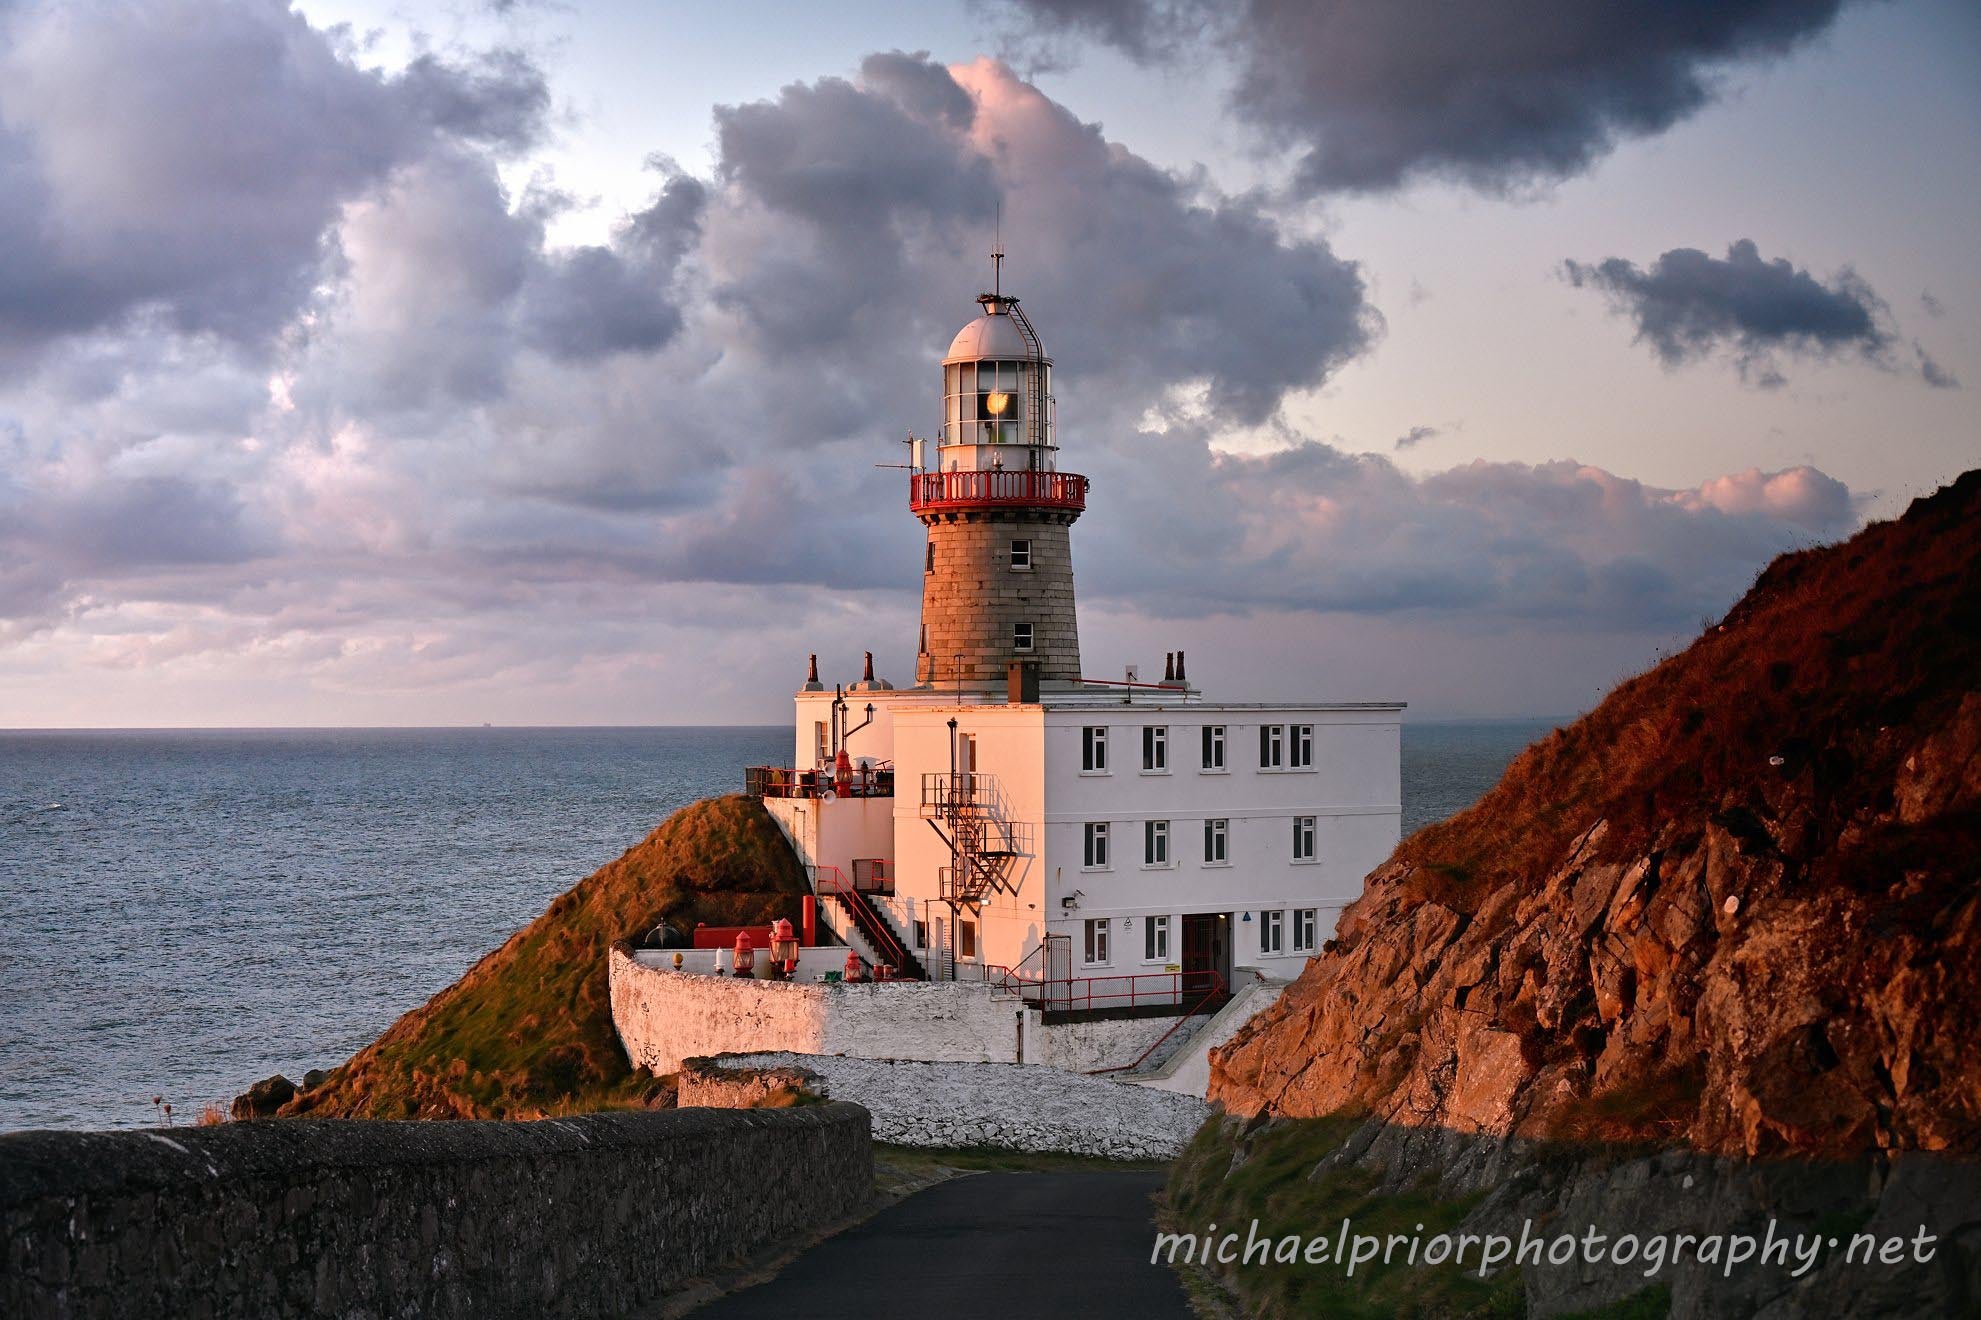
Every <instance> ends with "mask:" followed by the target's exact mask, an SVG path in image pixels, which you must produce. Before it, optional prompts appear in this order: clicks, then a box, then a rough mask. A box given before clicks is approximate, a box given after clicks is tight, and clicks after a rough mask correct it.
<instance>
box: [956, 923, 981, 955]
mask: <svg viewBox="0 0 1981 1320" xmlns="http://www.w3.org/2000/svg"><path fill="white" fill-rule="evenodd" d="M956 953H957V956H958V957H961V958H974V957H976V956H977V923H976V922H974V921H958V922H957V923H956Z"/></svg>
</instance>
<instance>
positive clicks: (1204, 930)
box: [1183, 912, 1231, 995]
mask: <svg viewBox="0 0 1981 1320" xmlns="http://www.w3.org/2000/svg"><path fill="white" fill-rule="evenodd" d="M1183 972H1184V986H1183V992H1184V993H1185V994H1186V995H1189V994H1202V993H1204V991H1206V990H1208V989H1210V977H1209V976H1208V975H1206V973H1209V972H1216V973H1217V974H1218V976H1219V977H1221V978H1223V981H1224V984H1225V988H1226V989H1229V988H1230V987H1231V914H1230V913H1229V912H1190V913H1186V914H1184V917H1183ZM1192 973H1194V975H1192Z"/></svg>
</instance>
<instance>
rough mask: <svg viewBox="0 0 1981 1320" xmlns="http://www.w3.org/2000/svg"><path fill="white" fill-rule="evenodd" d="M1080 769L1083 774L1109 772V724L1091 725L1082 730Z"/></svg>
mask: <svg viewBox="0 0 1981 1320" xmlns="http://www.w3.org/2000/svg"><path fill="white" fill-rule="evenodd" d="M1080 771H1081V773H1082V774H1089V775H1104V774H1106V773H1107V726H1106V725H1099V726H1095V725H1089V726H1088V727H1087V728H1084V729H1082V730H1080Z"/></svg>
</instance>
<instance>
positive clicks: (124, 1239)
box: [0, 1104, 873, 1320]
mask: <svg viewBox="0 0 1981 1320" xmlns="http://www.w3.org/2000/svg"><path fill="white" fill-rule="evenodd" d="M871 1133H872V1127H871V1120H870V1118H869V1116H868V1114H867V1112H866V1111H865V1110H863V1109H860V1108H859V1107H858V1106H855V1105H849V1104H828V1105H819V1106H811V1107H807V1108H803V1109H792V1110H754V1111H722V1110H687V1111H672V1112H662V1113H623V1114H593V1115H586V1116H584V1117H579V1118H568V1119H554V1120H546V1121H543V1122H536V1123H465V1122H464V1123H456V1122H433V1123H400V1122H357V1121H339V1120H317V1121H311V1120H278V1121H268V1122H253V1123H230V1124H224V1125H221V1126H219V1127H214V1128H172V1129H162V1130H153V1131H144V1132H107V1133H70V1132H25V1133H16V1134H12V1135H8V1136H4V1137H0V1250H4V1252H5V1256H4V1269H0V1314H4V1315H7V1316H9V1317H21V1318H23V1320H25V1318H26V1317H38V1316H58V1315H59V1316H113V1315H132V1314H168V1315H191V1314H200V1315H212V1316H232V1315H239V1316H264V1315H265V1316H289V1315H313V1314H325V1313H333V1314H352V1313H368V1314H374V1315H379V1314H382V1315H401V1314H420V1315H428V1316H501V1315H571V1316H591V1315H623V1314H628V1313H633V1312H637V1311H640V1310H642V1309H647V1308H651V1307H654V1306H658V1305H659V1304H661V1303H663V1302H665V1301H666V1300H667V1298H668V1297H669V1295H670V1293H671V1292H672V1291H673V1290H675V1289H677V1288H679V1287H681V1286H682V1285H684V1284H685V1283H686V1282H687V1281H689V1280H691V1279H693V1278H695V1277H696V1276H699V1275H702V1274H705V1273H707V1272H709V1271H710V1270H711V1269H714V1268H717V1267H720V1266H722V1265H724V1264H725V1263H728V1262H731V1261H733V1260H736V1259H738V1258H740V1257H742V1256H744V1255H746V1254H748V1253H750V1252H752V1251H754V1250H757V1249H759V1248H761V1247H762V1246H764V1245H765V1244H767V1243H770V1242H772V1241H774V1240H777V1239H780V1238H782V1237H785V1236H788V1235H791V1234H794V1233H802V1232H804V1231H806V1230H807V1229H808V1228H809V1227H811V1226H814V1225H817V1224H823V1223H827V1222H830V1221H833V1220H837V1219H840V1218H843V1217H844V1216H845V1215H847V1214H848V1213H850V1212H852V1211H853V1210H855V1209H857V1208H858V1207H860V1206H861V1205H862V1204H864V1203H865V1202H866V1200H867V1199H868V1198H869V1197H870V1196H871V1195H872V1188H873V1163H872V1136H871Z"/></svg>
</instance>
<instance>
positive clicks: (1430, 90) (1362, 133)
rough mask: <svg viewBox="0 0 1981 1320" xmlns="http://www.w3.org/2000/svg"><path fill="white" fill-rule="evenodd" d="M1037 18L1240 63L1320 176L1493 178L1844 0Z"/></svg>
mask: <svg viewBox="0 0 1981 1320" xmlns="http://www.w3.org/2000/svg"><path fill="white" fill-rule="evenodd" d="M1011 4H1012V6H1013V7H1014V8H1016V9H1017V10H1018V11H1019V12H1020V13H1021V14H1022V15H1023V16H1024V17H1025V18H1026V19H1027V20H1028V21H1029V22H1030V23H1033V24H1036V25H1039V26H1041V27H1043V28H1044V29H1046V30H1048V31H1059V32H1066V33H1077V34H1081V35H1085V36H1088V37H1092V38H1094V39H1097V40H1100V41H1104V42H1107V43H1108V44H1110V45H1113V46H1116V47H1118V48H1120V49H1121V50H1123V51H1125V52H1127V53H1128V54H1130V55H1132V56H1135V57H1137V58H1140V59H1156V58H1167V57H1170V56H1173V55H1175V54H1176V53H1177V52H1178V51H1179V50H1181V51H1182V52H1183V53H1184V56H1185V58H1189V59H1201V58H1203V55H1204V54H1205V53H1206V52H1205V48H1204V45H1203V44H1202V43H1191V42H1189V41H1187V40H1183V39H1181V38H1180V36H1179V34H1183V35H1185V36H1187V35H1188V34H1191V33H1197V32H1202V33H1205V34H1208V36H1209V38H1210V41H1211V42H1212V43H1213V44H1214V45H1215V46H1216V47H1218V48H1220V49H1222V50H1223V51H1224V52H1225V53H1226V54H1227V55H1228V57H1229V58H1230V60H1231V61H1232V63H1233V65H1234V66H1235V71H1236V87H1235V91H1234V94H1233V99H1232V109H1233V111H1234V112H1235V113H1236V114H1237V115H1238V116H1239V117H1240V118H1241V119H1243V120H1245V121H1247V122H1248V123H1250V124H1252V125H1253V126H1254V127H1256V128H1258V129H1259V130H1260V131H1262V132H1263V133H1264V134H1265V135H1266V136H1267V137H1268V138H1269V139H1270V140H1271V141H1273V142H1274V143H1275V144H1277V145H1280V146H1283V147H1287V148H1290V149H1292V150H1294V151H1295V152H1297V153H1298V171H1297V179H1298V183H1299V185H1300V186H1301V187H1303V188H1305V189H1307V190H1310V191H1315V192H1332V191H1344V190H1345V191H1372V190H1382V189H1388V188H1394V187H1397V186H1399V185H1401V184H1404V183H1407V182H1409V181H1411V180H1413V179H1415V178H1419V177H1424V176H1434V177H1450V178H1456V179H1459V180H1462V181H1464V182H1466V183H1470V184H1473V185H1475V186H1479V187H1483V188H1487V189H1492V190H1498V189H1504V188H1507V187H1518V186H1521V185H1525V184H1529V183H1532V182H1535V181H1545V180H1551V179H1560V178H1566V177H1569V176H1571V175H1575V174H1579V173H1581V172H1582V171H1584V170H1586V169H1587V168H1588V167H1589V166H1590V165H1591V164H1592V163H1593V162H1595V161H1596V160H1598V159H1600V158H1601V157H1603V156H1604V155H1607V154H1608V153H1609V151H1610V150H1611V149H1612V148H1614V147H1615V146H1616V145H1617V143H1619V142H1621V141H1624V140H1626V139H1629V138H1633V137H1642V136H1646V135H1650V134H1655V133H1659V132H1662V131H1664V130H1665V129H1667V128H1670V127H1671V126H1672V125H1673V124H1675V123H1677V122H1679V121H1680V120H1682V119H1684V118H1686V117H1687V116H1689V115H1691V114H1693V113H1695V112H1696V111H1698V110H1699V109H1700V108H1701V107H1703V106H1705V105H1706V104H1707V103H1708V102H1710V101H1711V100H1712V99H1713V98H1714V96H1715V95H1716V94H1717V93H1718V92H1719V90H1720V86H1721V84H1722V82H1723V80H1724V76H1725V75H1726V74H1727V73H1728V72H1729V71H1730V70H1732V69H1734V68H1736V67H1738V66H1740V65H1743V64H1749V63H1755V62H1760V61H1764V60H1768V59H1772V58H1776V57H1779V56H1781V55H1782V54H1784V53H1786V52H1788V51H1790V50H1792V49H1794V48H1795V47H1796V46H1798V45H1800V44H1802V43H1804V42H1806V41H1808V40H1809V39H1810V38H1812V37H1814V36H1815V35H1817V34H1818V33H1820V32H1822V31H1824V30H1825V29H1826V28H1828V27H1829V25H1830V24H1831V22H1832V21H1833V20H1834V19H1835V18H1836V15H1837V12H1838V10H1839V9H1840V8H1841V3H1840V0H1668V2H1666V3H1655V4H1652V3H1634V2H1632V0H1586V2H1584V3H1574V4H1561V3H1557V2H1556V0H1333V2H1331V3H1314V0H1245V3H1243V4H1240V5H1236V6H1233V5H1226V4H1220V3H1216V2H1215V0H1198V2H1197V3H1194V4H1190V3H1177V2H1176V0H1141V2H1140V3H1136V2H1134V0H1011Z"/></svg>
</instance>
